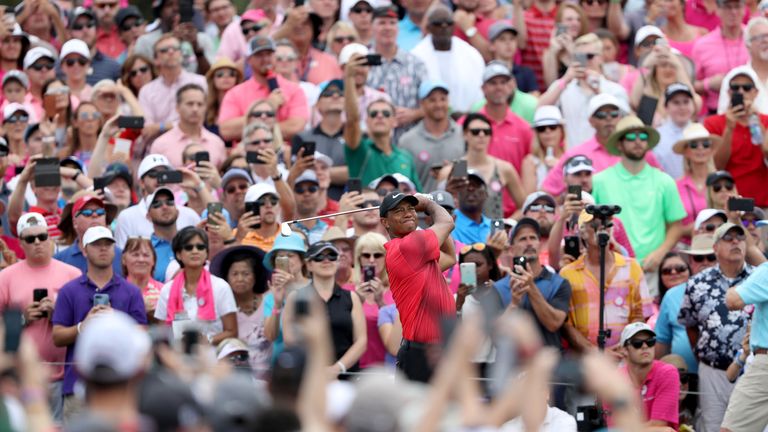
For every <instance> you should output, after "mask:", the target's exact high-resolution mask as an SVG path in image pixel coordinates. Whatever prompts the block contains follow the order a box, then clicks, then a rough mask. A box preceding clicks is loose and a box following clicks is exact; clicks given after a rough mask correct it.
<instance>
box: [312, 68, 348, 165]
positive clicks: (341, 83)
mask: <svg viewBox="0 0 768 432" xmlns="http://www.w3.org/2000/svg"><path fill="white" fill-rule="evenodd" d="M329 87H336V88H338V89H339V90H341V91H342V93H343V92H344V81H342V80H340V79H332V80H328V81H323V82H321V83H320V84H319V85H318V86H317V88H318V90H320V97H323V93H325V91H326V90H328V88H329ZM315 158H317V155H315Z"/></svg>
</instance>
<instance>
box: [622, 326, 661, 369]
mask: <svg viewBox="0 0 768 432" xmlns="http://www.w3.org/2000/svg"><path fill="white" fill-rule="evenodd" d="M641 341H643V342H644V343H643V344H642V345H641V346H640V348H635V347H634V346H633V343H639V342H641ZM648 341H653V342H651V344H653V343H655V341H656V337H655V336H653V335H652V334H649V333H648V332H641V333H638V334H636V335H634V336H632V338H630V339H629V340H628V341H627V343H626V345H625V346H624V349H625V350H626V352H627V360H628V362H629V363H630V364H632V365H636V366H650V364H651V363H653V358H654V347H652V346H648V344H649V342H648Z"/></svg>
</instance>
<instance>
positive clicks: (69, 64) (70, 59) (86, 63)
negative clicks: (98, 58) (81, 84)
mask: <svg viewBox="0 0 768 432" xmlns="http://www.w3.org/2000/svg"><path fill="white" fill-rule="evenodd" d="M90 66H91V61H90V60H88V59H87V58H85V57H83V56H81V55H79V54H70V55H68V56H67V57H66V58H64V59H62V61H61V71H62V72H64V75H66V77H67V78H68V79H70V80H77V81H83V80H85V75H86V74H87V73H88V69H89V68H90Z"/></svg>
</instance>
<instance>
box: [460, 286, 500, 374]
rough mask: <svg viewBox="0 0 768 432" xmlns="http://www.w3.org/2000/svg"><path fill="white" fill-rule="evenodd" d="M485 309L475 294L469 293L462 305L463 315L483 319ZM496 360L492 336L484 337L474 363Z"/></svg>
mask: <svg viewBox="0 0 768 432" xmlns="http://www.w3.org/2000/svg"><path fill="white" fill-rule="evenodd" d="M488 289H495V288H493V287H489V288H488ZM491 294H494V295H495V293H491ZM485 313H486V312H485V310H484V309H483V305H482V304H481V303H480V301H479V300H477V298H475V295H474V294H470V295H468V296H467V297H466V298H465V299H464V306H462V307H461V314H462V315H463V316H465V317H466V316H470V315H474V316H476V317H478V318H479V319H483V316H484V315H485ZM495 361H496V348H495V347H494V346H493V341H492V340H491V338H490V337H488V336H486V337H485V338H484V339H483V342H482V344H481V345H480V349H479V350H478V351H477V353H475V356H474V358H473V359H472V362H474V363H493V362H495Z"/></svg>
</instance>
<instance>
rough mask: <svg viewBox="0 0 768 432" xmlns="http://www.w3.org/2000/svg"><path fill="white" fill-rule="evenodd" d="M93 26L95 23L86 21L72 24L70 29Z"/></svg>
mask: <svg viewBox="0 0 768 432" xmlns="http://www.w3.org/2000/svg"><path fill="white" fill-rule="evenodd" d="M94 27H96V23H95V22H93V21H88V22H87V23H84V24H80V23H75V24H72V30H77V31H80V30H82V29H86V28H94Z"/></svg>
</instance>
